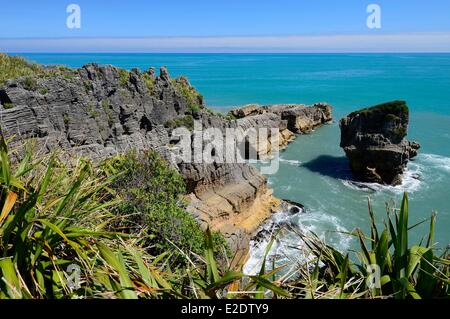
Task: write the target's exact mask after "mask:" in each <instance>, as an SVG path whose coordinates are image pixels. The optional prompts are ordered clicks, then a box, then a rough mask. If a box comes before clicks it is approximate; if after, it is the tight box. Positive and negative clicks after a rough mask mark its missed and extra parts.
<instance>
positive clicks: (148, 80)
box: [143, 73, 155, 95]
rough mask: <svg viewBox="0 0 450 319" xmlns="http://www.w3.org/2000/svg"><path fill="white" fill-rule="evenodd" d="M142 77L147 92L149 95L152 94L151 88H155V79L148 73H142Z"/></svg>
mask: <svg viewBox="0 0 450 319" xmlns="http://www.w3.org/2000/svg"><path fill="white" fill-rule="evenodd" d="M143 77H144V83H145V86H146V87H147V90H148V93H149V94H150V95H152V94H153V90H154V88H155V79H154V78H153V77H152V76H151V75H150V74H148V73H144V75H143Z"/></svg>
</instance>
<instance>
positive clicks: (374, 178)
mask: <svg viewBox="0 0 450 319" xmlns="http://www.w3.org/2000/svg"><path fill="white" fill-rule="evenodd" d="M408 123H409V110H408V107H407V105H406V103H405V102H404V101H393V102H389V103H385V104H381V105H377V106H374V107H371V108H366V109H363V110H360V111H356V112H353V113H351V114H349V115H348V116H347V117H345V118H343V119H341V121H340V127H341V147H342V148H343V149H344V151H345V154H346V155H347V157H348V159H349V162H350V169H351V171H352V173H353V175H354V176H355V178H356V179H358V180H360V181H363V182H372V183H380V184H389V185H398V184H400V183H401V181H402V179H401V175H402V173H403V172H404V170H405V168H406V164H407V163H408V161H409V160H410V159H411V158H413V157H414V156H416V155H417V151H418V149H419V148H420V145H419V144H418V143H416V142H410V141H407V140H406V139H405V136H406V134H407V130H408Z"/></svg>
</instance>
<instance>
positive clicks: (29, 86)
mask: <svg viewBox="0 0 450 319" xmlns="http://www.w3.org/2000/svg"><path fill="white" fill-rule="evenodd" d="M22 85H23V87H24V88H25V89H26V90H29V91H36V90H37V88H38V84H37V81H36V79H35V78H33V77H31V76H27V77H25V78H24V79H23V81H22Z"/></svg>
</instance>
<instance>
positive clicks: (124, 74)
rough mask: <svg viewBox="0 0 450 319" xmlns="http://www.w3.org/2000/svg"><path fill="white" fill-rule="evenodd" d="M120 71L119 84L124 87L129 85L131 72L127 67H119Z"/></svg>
mask: <svg viewBox="0 0 450 319" xmlns="http://www.w3.org/2000/svg"><path fill="white" fill-rule="evenodd" d="M118 72H119V85H120V86H121V87H124V86H125V85H127V83H128V80H129V79H130V73H129V72H128V71H127V70H125V69H118Z"/></svg>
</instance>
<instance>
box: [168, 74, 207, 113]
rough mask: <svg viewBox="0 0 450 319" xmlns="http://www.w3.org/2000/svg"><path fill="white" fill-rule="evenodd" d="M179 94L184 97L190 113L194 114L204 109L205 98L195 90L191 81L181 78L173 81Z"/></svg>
mask: <svg viewBox="0 0 450 319" xmlns="http://www.w3.org/2000/svg"><path fill="white" fill-rule="evenodd" d="M172 84H173V85H174V86H175V89H176V90H177V92H178V93H179V94H180V95H181V96H183V97H184V99H185V100H186V103H187V105H188V111H189V112H190V113H191V114H192V113H193V112H194V111H199V110H200V109H201V108H202V104H203V96H202V95H201V94H200V93H198V92H197V91H196V90H195V88H193V87H192V86H191V85H190V84H189V81H188V80H187V79H186V78H185V77H183V76H181V77H179V78H177V79H173V80H172Z"/></svg>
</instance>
